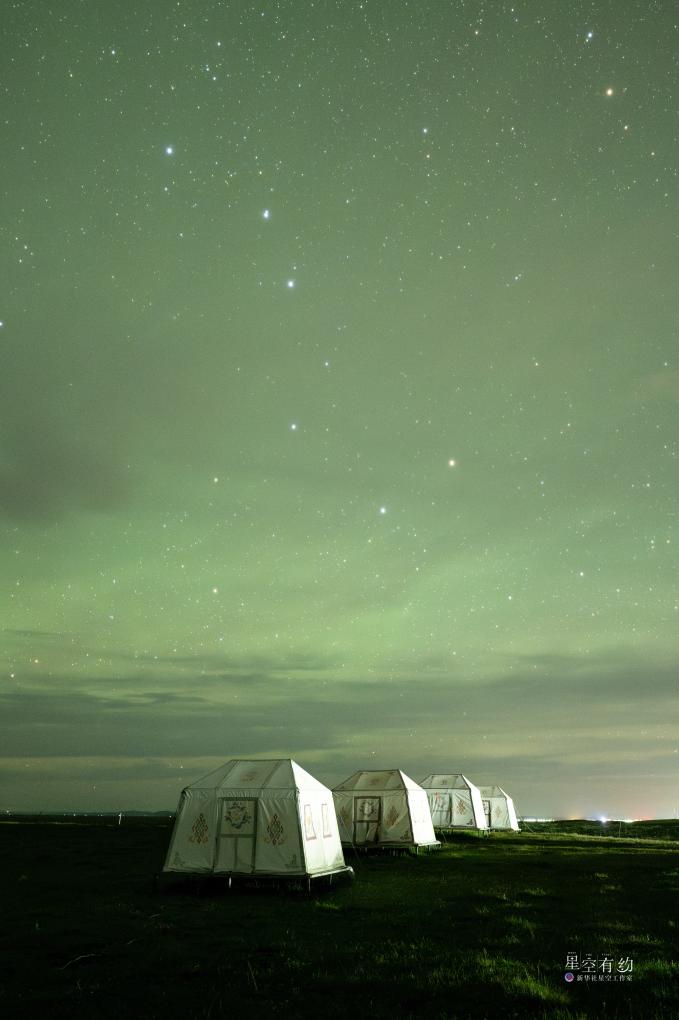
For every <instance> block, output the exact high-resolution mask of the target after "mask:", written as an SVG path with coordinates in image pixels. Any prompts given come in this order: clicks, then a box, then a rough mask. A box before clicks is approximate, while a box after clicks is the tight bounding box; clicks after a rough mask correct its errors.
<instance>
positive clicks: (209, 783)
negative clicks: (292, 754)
mask: <svg viewBox="0 0 679 1020" xmlns="http://www.w3.org/2000/svg"><path fill="white" fill-rule="evenodd" d="M163 870H164V871H166V872H167V871H173V872H185V873H190V874H208V875H287V876H290V877H294V876H307V877H312V878H313V877H319V876H321V875H332V874H336V873H338V872H348V873H351V869H350V868H347V867H346V865H345V863H344V856H343V854H342V845H341V843H340V839H339V832H338V828H337V818H336V816H335V807H334V804H333V799H332V793H331V792H330V790H329V789H328V788H327V787H325V786H323V784H322V783H319V782H318V780H316V779H314V778H313V776H310V775H309V773H308V772H305V771H304V769H303V768H300V766H299V765H298V764H297V763H296V762H294V761H292V760H291V759H289V758H285V759H277V760H268V761H260V760H243V759H233V760H231V761H228V762H226V764H224V765H220V766H219V768H217V769H215V770H214V772H210V773H209V774H208V775H207V776H203V778H202V779H198V780H197V781H196V782H195V783H192V784H191V785H190V786H187V787H186V788H185V789H184V790H182V794H181V798H180V801H179V807H178V808H177V817H176V820H175V825H174V830H173V832H172V838H171V839H170V846H169V849H168V852H167V857H166V859H165V866H164V868H163Z"/></svg>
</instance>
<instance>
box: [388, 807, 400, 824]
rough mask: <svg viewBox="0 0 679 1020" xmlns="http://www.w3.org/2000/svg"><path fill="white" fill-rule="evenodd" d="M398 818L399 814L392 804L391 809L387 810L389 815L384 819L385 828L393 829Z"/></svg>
mask: <svg viewBox="0 0 679 1020" xmlns="http://www.w3.org/2000/svg"><path fill="white" fill-rule="evenodd" d="M399 818H400V813H399V811H398V810H397V808H396V805H395V804H392V805H391V807H390V808H389V813H388V814H387V817H386V819H385V821H386V823H387V828H389V829H393V827H394V826H395V825H396V823H397V821H398V820H399Z"/></svg>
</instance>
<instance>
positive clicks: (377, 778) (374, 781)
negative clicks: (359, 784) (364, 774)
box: [368, 776, 382, 786]
mask: <svg viewBox="0 0 679 1020" xmlns="http://www.w3.org/2000/svg"><path fill="white" fill-rule="evenodd" d="M381 782H382V777H381V776H373V777H372V779H369V780H368V786H379V785H380V783H381Z"/></svg>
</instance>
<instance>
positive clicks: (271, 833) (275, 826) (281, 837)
mask: <svg viewBox="0 0 679 1020" xmlns="http://www.w3.org/2000/svg"><path fill="white" fill-rule="evenodd" d="M266 832H267V836H268V837H269V838H268V839H267V843H271V845H272V846H280V844H281V843H285V829H284V828H283V824H282V822H281V820H280V819H279V817H278V815H273V817H272V819H271V821H270V822H269V824H268V825H267V827H266Z"/></svg>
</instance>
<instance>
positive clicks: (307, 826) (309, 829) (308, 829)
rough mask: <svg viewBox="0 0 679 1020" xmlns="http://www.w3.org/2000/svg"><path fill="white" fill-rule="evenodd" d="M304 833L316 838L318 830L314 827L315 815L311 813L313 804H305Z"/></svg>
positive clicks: (308, 836) (308, 837)
mask: <svg viewBox="0 0 679 1020" xmlns="http://www.w3.org/2000/svg"><path fill="white" fill-rule="evenodd" d="M304 835H305V836H306V838H307V839H308V840H309V839H316V830H315V829H314V816H313V814H312V813H311V804H305V805H304Z"/></svg>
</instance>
